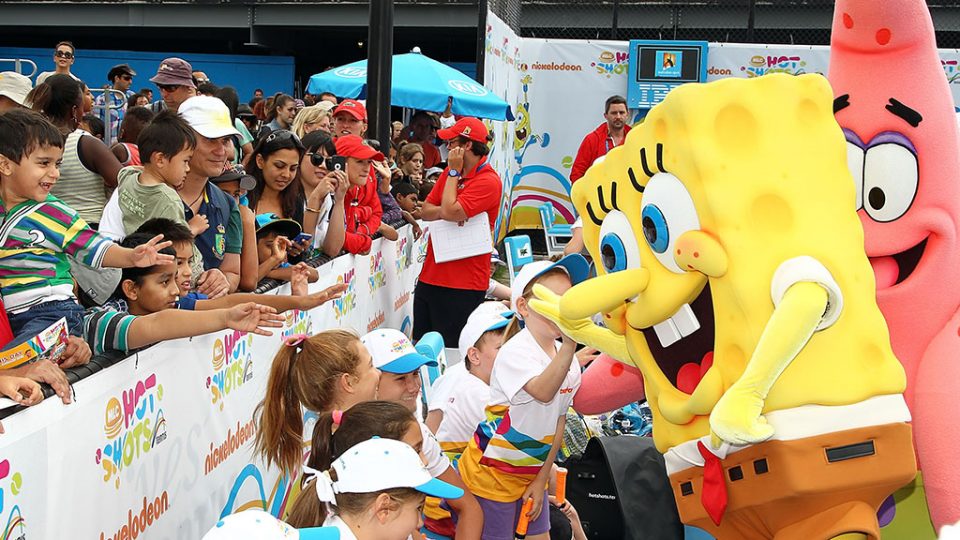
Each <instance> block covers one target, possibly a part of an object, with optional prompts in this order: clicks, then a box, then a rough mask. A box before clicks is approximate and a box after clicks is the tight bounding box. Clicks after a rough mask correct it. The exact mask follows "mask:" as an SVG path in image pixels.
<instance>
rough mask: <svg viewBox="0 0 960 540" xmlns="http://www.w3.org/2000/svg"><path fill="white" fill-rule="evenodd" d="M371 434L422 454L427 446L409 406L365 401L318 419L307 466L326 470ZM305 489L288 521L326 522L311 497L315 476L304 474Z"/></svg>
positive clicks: (301, 523)
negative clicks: (405, 444)
mask: <svg viewBox="0 0 960 540" xmlns="http://www.w3.org/2000/svg"><path fill="white" fill-rule="evenodd" d="M371 437H382V438H384V439H394V440H397V441H403V442H405V443H407V444H408V445H410V447H411V448H413V449H414V450H416V451H417V453H418V454H419V453H420V451H421V449H422V447H423V436H422V435H421V433H420V426H419V424H418V423H417V419H416V418H415V417H414V416H413V413H412V412H410V410H409V409H407V408H406V407H404V406H403V405H400V404H399V403H394V402H392V401H365V402H363V403H358V404H357V405H354V406H353V407H351V408H350V409H348V410H346V411H333V412H331V413H329V414H324V415H322V416H321V417H320V419H319V420H317V423H316V425H315V426H314V428H313V439H312V443H311V446H310V457H309V458H308V459H307V465H306V467H304V469H305V470H306V469H313V470H318V471H325V470H327V469H329V468H330V466H331V465H332V464H333V461H334V460H335V459H337V458H338V457H340V455H341V454H342V453H343V451H344V450H346V449H347V448H350V447H351V446H353V445H355V444H357V443H360V442H363V441H365V440H367V439H370V438H371ZM302 488H303V489H302V491H301V495H300V496H299V497H297V501H296V502H295V503H294V504H293V507H292V508H291V509H290V515H289V516H288V517H287V523H289V524H290V525H293V526H294V527H317V526H319V525H322V524H323V521H324V519H325V517H326V513H325V511H324V510H325V509H324V508H323V505H322V504H321V503H320V500H319V499H317V498H316V497H312V496H310V495H311V494H312V490H314V489H316V484H315V479H309V478H307V477H306V476H304V479H303V486H302Z"/></svg>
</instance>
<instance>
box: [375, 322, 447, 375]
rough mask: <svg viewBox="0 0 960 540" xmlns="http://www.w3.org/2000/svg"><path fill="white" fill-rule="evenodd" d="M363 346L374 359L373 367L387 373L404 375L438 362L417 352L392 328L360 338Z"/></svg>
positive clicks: (407, 339)
mask: <svg viewBox="0 0 960 540" xmlns="http://www.w3.org/2000/svg"><path fill="white" fill-rule="evenodd" d="M360 341H361V342H362V343H363V346H364V347H366V348H367V350H368V351H369V352H370V356H372V357H373V366H374V367H375V368H377V369H379V370H380V371H386V372H387V373H396V374H400V375H402V374H404V373H410V372H411V371H416V370H418V369H420V366H435V365H437V361H436V360H433V359H431V358H427V357H426V356H424V355H422V354H420V353H418V352H417V349H415V348H414V347H413V344H412V343H410V339H409V338H407V336H406V335H405V334H404V333H403V332H401V331H399V330H394V329H392V328H380V329H377V330H374V331H373V332H370V333H368V334H367V335H365V336H363V337H362V338H360Z"/></svg>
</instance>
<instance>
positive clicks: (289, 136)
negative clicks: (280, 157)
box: [262, 129, 304, 152]
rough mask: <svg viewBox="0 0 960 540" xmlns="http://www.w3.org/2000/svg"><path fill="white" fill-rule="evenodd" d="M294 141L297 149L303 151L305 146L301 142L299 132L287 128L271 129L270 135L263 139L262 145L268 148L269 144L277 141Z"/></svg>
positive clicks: (278, 143) (281, 142)
mask: <svg viewBox="0 0 960 540" xmlns="http://www.w3.org/2000/svg"><path fill="white" fill-rule="evenodd" d="M290 140H292V141H293V145H294V146H296V147H297V150H300V151H301V152H303V150H304V147H303V143H302V142H300V137H297V134H296V133H294V132H292V131H290V130H287V129H278V130H275V131H271V132H270V134H269V135H267V137H266V138H265V139H264V140H263V145H262V147H263V148H264V150H266V147H267V145H268V144H272V143H276V144H277V145H280V144H283V143H285V142H287V141H290Z"/></svg>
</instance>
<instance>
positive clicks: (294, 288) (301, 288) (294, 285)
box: [290, 263, 310, 296]
mask: <svg viewBox="0 0 960 540" xmlns="http://www.w3.org/2000/svg"><path fill="white" fill-rule="evenodd" d="M308 268H309V266H307V264H306V263H298V264H295V265H293V267H291V268H290V272H291V273H290V296H306V295H307V280H308V278H309V277H310V270H308Z"/></svg>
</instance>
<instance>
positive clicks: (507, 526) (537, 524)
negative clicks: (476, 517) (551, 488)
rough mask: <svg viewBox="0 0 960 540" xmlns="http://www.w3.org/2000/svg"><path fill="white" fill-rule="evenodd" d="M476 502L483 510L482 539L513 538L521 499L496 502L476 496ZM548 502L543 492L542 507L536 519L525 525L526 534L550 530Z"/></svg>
mask: <svg viewBox="0 0 960 540" xmlns="http://www.w3.org/2000/svg"><path fill="white" fill-rule="evenodd" d="M477 502H479V503H480V508H481V509H482V510H483V536H482V537H481V538H482V540H514V538H515V536H516V530H517V520H519V519H520V510H521V509H522V508H523V501H522V500H517V501H514V502H498V501H491V500H490V499H484V498H483V497H479V496H477ZM549 505H550V503H549V502H548V501H547V494H546V493H544V494H543V508H542V509H541V510H540V516H539V517H537V519H536V521H531V522H530V524H529V526H528V527H527V536H532V535H535V534H544V533H547V532H550V508H549Z"/></svg>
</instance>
